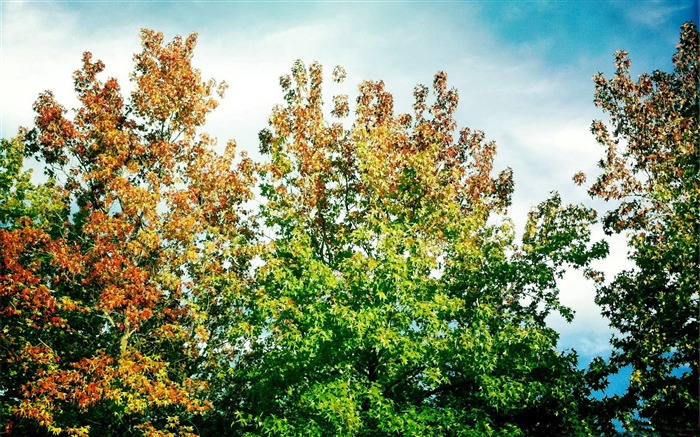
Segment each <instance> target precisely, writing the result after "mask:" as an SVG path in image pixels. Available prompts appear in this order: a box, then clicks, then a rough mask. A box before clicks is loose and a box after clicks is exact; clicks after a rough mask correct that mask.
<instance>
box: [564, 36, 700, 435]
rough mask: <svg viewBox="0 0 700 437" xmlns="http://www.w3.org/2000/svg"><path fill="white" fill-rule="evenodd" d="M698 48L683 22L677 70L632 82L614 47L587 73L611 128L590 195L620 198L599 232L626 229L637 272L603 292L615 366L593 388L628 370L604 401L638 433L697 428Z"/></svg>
mask: <svg viewBox="0 0 700 437" xmlns="http://www.w3.org/2000/svg"><path fill="white" fill-rule="evenodd" d="M698 53H699V45H698V30H697V28H696V26H695V25H694V24H693V23H687V24H685V25H684V26H683V27H682V28H681V38H680V43H679V44H678V50H677V52H676V54H675V55H674V56H673V66H674V70H673V72H671V73H666V72H662V71H654V72H653V73H651V74H642V75H640V76H639V78H638V79H637V80H634V79H632V77H631V76H630V60H629V58H628V57H627V54H626V53H625V52H623V51H620V52H617V53H616V55H615V74H614V76H613V78H612V79H606V78H605V77H603V76H602V75H601V74H599V75H597V76H595V78H594V80H595V85H596V93H595V104H596V106H598V107H600V108H601V109H602V110H603V111H605V113H606V114H607V115H608V116H609V124H605V123H603V122H602V121H595V122H594V123H593V126H592V131H593V133H594V134H595V136H596V138H597V140H598V142H599V143H600V144H601V145H603V146H605V148H606V149H607V150H606V154H605V155H604V157H603V159H601V161H600V167H601V169H602V172H601V174H600V175H599V176H598V177H597V179H596V181H595V183H594V184H593V185H592V186H591V187H590V189H589V193H590V194H591V196H593V197H598V198H602V199H605V200H613V201H615V202H616V207H615V208H614V209H612V210H611V211H610V212H608V213H607V216H606V217H605V229H606V231H607V232H608V233H613V232H615V233H620V232H624V233H625V235H626V236H627V242H628V246H629V248H630V259H631V260H632V261H633V262H634V264H635V267H634V268H633V269H630V270H626V271H623V272H621V273H619V274H618V275H617V276H616V277H615V279H614V280H613V281H612V282H610V283H608V284H603V285H602V286H601V287H599V289H598V294H597V303H598V304H599V305H600V306H601V308H602V310H603V314H604V315H606V316H607V317H608V318H609V320H610V323H611V326H612V327H613V328H615V329H616V330H617V332H618V334H617V335H616V336H615V337H614V338H613V340H612V346H613V348H614V351H613V354H612V356H611V357H610V360H609V361H608V362H604V361H603V360H602V359H599V360H596V361H595V362H594V363H593V365H592V367H591V374H590V376H591V380H592V381H596V380H597V381H596V383H597V384H600V383H601V381H604V380H605V378H604V377H605V376H606V375H609V374H614V373H616V372H618V371H619V370H621V369H623V368H625V367H631V370H632V373H631V376H630V379H629V386H628V388H627V390H626V392H625V393H624V394H623V395H620V396H615V397H612V398H611V399H608V400H607V404H608V408H606V410H608V411H610V414H611V415H612V417H616V418H618V419H620V420H622V422H623V423H624V425H625V427H626V428H628V430H629V431H630V432H634V433H639V432H652V433H661V434H663V435H695V434H697V432H698V396H699V394H698V356H699V355H698V354H699V353H700V352H699V351H698V290H700V276H699V275H700V262H699V261H698V256H700V237H699V235H700V210H699V207H700V188H699V187H700V177H699V176H698V175H699V170H700V168H699V166H700V155H699V154H698V138H699V137H698V135H699V134H700V130H699V129H700V128H699V121H698V117H699V116H698V105H699V104H700V88H699V84H698V80H699V79H698V77H699V75H700V59H699V55H698ZM576 179H577V180H578V182H580V183H583V182H584V180H585V178H584V175H583V174H579V175H577V176H576ZM602 386H604V383H603V384H602V385H599V386H598V387H602Z"/></svg>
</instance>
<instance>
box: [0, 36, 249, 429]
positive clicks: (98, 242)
mask: <svg viewBox="0 0 700 437" xmlns="http://www.w3.org/2000/svg"><path fill="white" fill-rule="evenodd" d="M141 40H142V47H143V49H142V51H141V52H140V53H138V54H137V55H136V56H135V58H134V60H135V71H134V73H133V74H132V76H131V78H132V81H133V82H134V88H135V89H134V91H133V93H132V94H131V96H130V99H129V100H128V101H124V99H123V97H122V94H121V91H120V88H119V85H118V84H117V81H116V80H115V79H108V80H107V81H106V82H102V81H100V80H99V78H98V76H99V74H100V73H101V72H102V71H103V69H104V65H103V64H102V62H100V61H93V59H92V56H91V54H90V53H85V55H84V57H83V66H82V68H81V69H80V70H78V71H77V72H76V73H75V75H74V80H75V91H76V93H77V95H78V98H79V100H80V104H81V106H80V107H79V108H78V109H77V110H76V111H75V116H74V117H73V118H72V119H69V118H68V117H67V111H66V109H65V108H64V107H63V106H61V105H60V104H59V103H58V102H56V101H55V99H54V97H53V95H52V93H51V92H48V91H47V92H45V93H43V94H41V95H40V96H39V99H38V100H37V102H36V104H35V106H34V109H35V111H36V113H37V117H36V120H35V127H34V128H33V129H31V130H25V131H24V132H23V141H24V152H25V154H27V155H34V156H36V157H37V159H38V160H39V161H40V162H41V163H43V164H44V165H45V166H46V168H47V172H48V174H49V176H51V177H55V178H56V180H58V181H60V183H57V188H56V190H57V191H56V192H57V193H59V194H60V195H61V196H60V197H59V199H60V202H61V203H56V204H55V205H54V204H52V203H50V202H48V201H47V200H46V195H44V194H42V193H43V191H42V190H41V189H36V190H34V191H31V190H28V189H27V183H28V182H27V177H26V176H25V175H23V174H20V173H19V171H18V170H17V169H18V168H19V166H20V162H18V159H19V158H18V156H19V152H20V151H21V145H20V144H19V143H17V142H11V143H6V142H3V155H2V157H3V159H4V160H6V161H8V162H9V163H10V165H9V166H8V170H7V171H5V172H3V173H2V179H1V180H0V181H1V182H2V184H3V185H2V187H0V188H1V190H0V193H2V195H3V198H2V203H0V211H1V212H2V214H3V217H2V221H3V223H8V222H10V223H11V224H10V225H9V226H8V225H6V224H4V225H3V227H2V228H1V229H0V241H1V242H2V243H1V244H0V247H2V249H1V250H2V256H0V304H1V306H0V312H2V319H3V327H2V334H1V335H2V337H0V340H2V343H1V344H0V346H1V347H2V349H1V352H2V355H1V356H0V359H1V362H2V367H3V370H5V369H7V371H8V372H9V373H5V372H3V377H2V380H1V382H2V386H0V393H1V395H0V396H2V405H1V407H2V408H3V411H2V414H3V421H4V422H5V423H4V425H5V427H6V430H7V431H11V432H12V433H13V434H16V435H22V434H31V435H36V433H37V431H36V429H37V424H38V425H39V427H40V429H42V430H43V431H44V432H46V431H48V432H52V433H61V432H62V433H66V434H68V435H87V434H88V433H89V434H90V435H115V436H117V435H118V436H122V435H127V434H134V433H136V434H142V435H164V436H165V435H168V436H169V435H175V434H176V433H177V434H178V435H190V434H192V432H193V431H194V427H193V426H192V424H193V420H195V419H196V416H198V415H202V414H205V413H206V412H207V411H209V410H211V408H212V402H211V400H210V399H209V398H210V394H209V393H208V391H207V387H208V379H209V378H208V376H209V374H210V373H211V372H212V371H211V367H212V363H213V362H214V360H215V359H218V355H219V354H230V353H231V352H230V350H229V349H230V347H229V346H227V345H222V344H215V343H214V342H213V341H211V340H210V338H211V336H212V334H214V333H216V332H217V331H219V330H223V329H227V327H228V326H231V325H233V326H236V324H235V323H233V322H231V320H232V319H233V318H234V315H231V314H229V312H228V309H230V308H231V303H232V302H234V301H236V299H237V295H236V293H238V292H240V290H241V286H240V284H244V283H245V282H246V275H247V272H248V266H247V260H248V259H249V258H250V257H249V254H248V247H249V244H248V241H249V240H250V238H251V236H252V234H251V231H250V229H249V226H248V225H247V224H246V218H245V217H246V215H245V210H244V208H243V204H244V203H245V202H246V201H248V200H249V199H250V197H251V195H252V194H251V190H250V187H251V186H252V183H253V165H252V163H251V162H250V160H248V159H247V158H245V157H244V158H243V159H241V160H239V161H238V162H237V163H235V162H234V160H236V154H235V143H233V142H229V143H228V144H227V146H226V150H225V152H224V153H223V155H219V154H217V153H216V152H215V151H214V146H215V141H214V140H213V139H211V138H210V137H208V136H207V135H206V134H202V133H200V132H199V129H200V128H201V126H203V124H204V122H205V118H206V115H207V114H208V113H209V112H210V111H211V110H213V109H214V108H215V107H216V105H217V101H216V99H215V98H214V97H213V96H214V94H215V93H216V94H218V95H219V96H222V95H223V90H224V87H225V84H217V83H216V82H214V81H213V80H209V81H203V80H202V79H201V74H200V72H199V71H198V70H197V69H195V68H193V67H192V64H191V60H192V56H193V50H194V47H195V44H196V35H194V34H193V35H190V36H189V37H187V38H186V39H182V38H180V37H175V38H174V39H173V40H172V41H171V42H168V43H164V38H163V35H162V34H160V33H156V32H153V31H148V30H144V31H142V33H141ZM8 187H9V188H8ZM8 193H9V195H10V197H7V196H8ZM27 193H38V194H37V196H39V194H41V195H42V196H43V197H42V198H41V199H40V201H36V200H35V198H36V196H35V197H31V196H29V197H28V194H27ZM8 198H9V199H10V200H6V199H8ZM42 199H43V200H42ZM25 200H29V203H28V204H27V202H25ZM42 210H44V211H45V212H42ZM52 211H56V214H55V215H52V216H51V217H47V214H49V213H50V212H52ZM19 216H26V218H20V219H18V217H19ZM56 216H57V217H58V219H56V218H55V217H56ZM47 221H49V222H50V226H48V228H49V229H47V226H45V223H46V222H47ZM222 308H225V309H226V311H224V310H223V309H222ZM8 409H11V410H12V413H13V417H11V418H10V419H9V421H6V419H5V414H6V413H7V412H8V411H7V410H8Z"/></svg>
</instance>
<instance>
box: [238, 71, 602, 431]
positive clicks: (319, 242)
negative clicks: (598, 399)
mask: <svg viewBox="0 0 700 437" xmlns="http://www.w3.org/2000/svg"><path fill="white" fill-rule="evenodd" d="M343 76H344V72H343V71H342V70H341V69H336V70H335V71H334V78H335V79H336V80H342V77H343ZM322 77H323V74H322V68H321V66H320V65H318V64H312V65H310V66H309V68H308V69H307V68H306V67H305V66H304V65H303V64H302V63H301V62H297V63H295V64H294V66H293V68H292V74H291V76H283V77H282V78H281V80H280V82H281V86H282V89H283V91H284V93H285V105H282V106H278V107H276V108H274V110H273V111H272V114H271V116H270V125H271V129H270V130H264V131H262V132H261V133H260V139H261V152H262V153H264V154H266V155H267V156H268V159H269V161H268V162H267V164H265V165H264V166H263V167H262V175H261V177H262V184H261V192H262V195H263V196H264V197H265V198H266V200H267V201H266V203H265V204H264V205H263V206H262V207H261V211H260V218H261V219H262V220H264V226H265V227H266V229H268V232H269V234H270V236H269V240H270V241H269V243H267V244H266V246H265V247H264V249H263V251H262V253H261V258H262V265H261V267H260V268H259V269H258V270H257V272H256V285H257V290H258V291H257V292H256V294H255V298H254V300H253V306H252V307H251V313H250V319H251V322H250V323H251V325H253V326H255V330H256V331H255V332H256V334H257V335H255V336H253V338H251V340H250V343H249V347H250V354H249V355H248V356H247V357H246V358H245V359H243V360H241V361H240V362H239V363H237V365H236V366H235V367H234V368H233V369H232V372H231V377H230V382H229V383H228V384H227V387H226V388H227V389H228V395H227V398H226V400H227V403H228V404H229V405H235V406H236V409H235V410H234V411H233V415H232V416H230V417H226V420H228V421H234V423H235V424H236V425H237V426H238V427H240V428H241V429H240V431H241V432H242V433H244V434H245V435H258V434H271V435H319V436H320V435H324V436H325V435H373V436H377V435H416V436H424V435H520V434H522V435H529V434H536V433H541V434H542V435H552V434H555V433H565V434H575V435H581V434H586V433H588V432H589V431H588V430H589V424H588V416H587V410H586V408H587V405H586V394H587V392H586V389H585V387H584V383H583V379H582V375H581V374H580V373H579V372H578V371H576V357H575V355H574V354H573V353H566V354H560V353H559V352H557V348H556V345H557V337H558V336H557V334H556V332H554V331H553V330H552V329H551V328H548V327H547V326H546V324H545V317H546V316H547V315H548V314H550V313H551V312H552V311H560V312H562V313H563V314H564V315H565V316H566V317H570V316H571V313H570V310H569V309H567V308H565V307H563V306H562V305H561V304H560V302H559V301H558V290H557V288H556V287H557V286H556V279H557V278H558V277H560V276H561V274H562V272H563V268H564V267H565V266H576V267H581V266H587V265H588V263H589V262H590V261H591V260H592V259H594V258H598V257H601V256H603V255H604V254H605V253H606V251H607V247H606V246H605V245H604V244H603V243H596V244H593V245H591V244H590V234H589V232H588V224H590V222H591V221H592V220H594V217H595V214H594V213H593V212H592V211H591V210H588V209H586V208H583V207H579V206H564V205H562V204H561V200H560V199H559V197H558V195H556V194H553V196H552V198H551V199H549V200H547V201H545V202H543V203H542V204H541V205H539V206H538V207H537V208H535V209H533V211H532V212H531V214H530V219H529V221H528V225H527V229H526V235H525V238H524V244H523V245H522V246H518V245H516V244H515V243H514V233H513V230H512V226H511V224H510V221H508V220H507V219H505V218H504V216H503V214H504V213H505V211H506V209H507V207H508V205H509V202H510V194H511V191H512V178H511V172H510V170H509V169H507V170H504V171H502V172H500V173H499V174H498V175H496V176H495V177H494V176H492V169H493V156H494V154H495V144H494V143H492V142H487V141H485V139H484V134H483V133H482V132H479V131H472V130H470V129H462V130H461V131H460V132H459V133H456V132H455V129H456V122H455V120H454V118H453V117H454V111H455V109H456V106H457V101H458V97H457V92H456V91H455V90H453V89H448V88H447V84H446V75H445V74H444V73H438V74H437V75H436V76H435V79H434V82H433V94H434V101H433V102H432V103H429V102H428V97H429V95H428V94H429V90H428V88H427V87H423V86H418V87H417V88H416V90H415V93H414V95H415V99H416V102H415V105H414V114H413V115H412V116H411V115H407V114H399V115H395V114H394V109H393V97H392V96H391V94H389V93H388V92H387V91H386V90H385V88H384V84H383V83H382V82H363V83H362V84H360V86H359V97H358V99H357V109H356V117H355V118H354V120H352V126H351V127H350V128H347V129H346V128H344V127H343V126H344V125H343V121H344V119H345V117H346V116H347V115H348V114H349V105H348V103H347V97H346V96H343V95H341V96H336V97H334V98H333V101H334V103H335V105H334V108H333V110H332V111H331V113H332V115H333V116H334V117H335V118H336V119H337V121H334V122H329V121H327V120H326V118H325V116H324V108H323V95H322V83H323V81H322ZM455 137H456V138H455Z"/></svg>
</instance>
